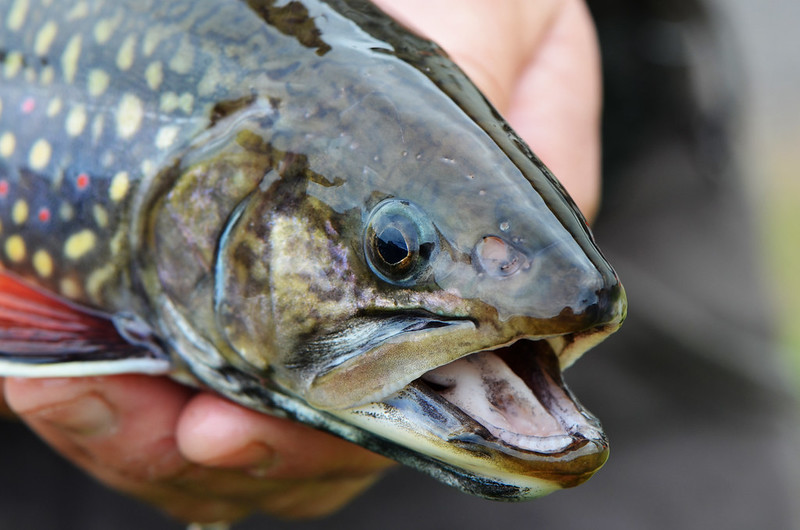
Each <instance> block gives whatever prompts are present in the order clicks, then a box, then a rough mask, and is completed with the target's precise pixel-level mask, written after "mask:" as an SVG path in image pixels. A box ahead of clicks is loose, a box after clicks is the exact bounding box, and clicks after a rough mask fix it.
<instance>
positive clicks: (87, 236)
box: [64, 229, 97, 260]
mask: <svg viewBox="0 0 800 530" xmlns="http://www.w3.org/2000/svg"><path fill="white" fill-rule="evenodd" d="M96 243H97V237H96V236H95V235H94V232H92V231H91V230H88V229H87V230H81V231H80V232H78V233H76V234H73V235H71V236H69V238H68V239H67V241H66V242H65V243H64V255H65V256H66V257H67V258H68V259H71V260H79V259H81V258H82V257H84V256H85V255H86V254H88V253H89V252H91V251H92V249H94V246H95V244H96Z"/></svg>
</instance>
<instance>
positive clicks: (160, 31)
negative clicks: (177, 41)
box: [142, 25, 180, 57]
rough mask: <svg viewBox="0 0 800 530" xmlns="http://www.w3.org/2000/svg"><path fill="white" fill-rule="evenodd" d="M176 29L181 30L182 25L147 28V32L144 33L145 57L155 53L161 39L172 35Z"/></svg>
mask: <svg viewBox="0 0 800 530" xmlns="http://www.w3.org/2000/svg"><path fill="white" fill-rule="evenodd" d="M176 31H180V27H177V28H175V27H173V28H169V27H165V26H161V25H156V26H153V27H151V28H150V29H148V30H147V33H145V34H144V40H143V41H142V53H144V55H145V57H150V56H151V55H153V52H154V51H156V48H157V47H158V45H159V44H160V43H161V41H163V40H164V39H166V38H168V37H170V36H171V35H172V34H173V33H175V32H176Z"/></svg>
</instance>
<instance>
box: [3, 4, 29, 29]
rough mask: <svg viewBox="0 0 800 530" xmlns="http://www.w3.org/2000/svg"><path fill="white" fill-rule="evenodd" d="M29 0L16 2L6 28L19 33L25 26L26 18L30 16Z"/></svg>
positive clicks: (10, 12)
mask: <svg viewBox="0 0 800 530" xmlns="http://www.w3.org/2000/svg"><path fill="white" fill-rule="evenodd" d="M28 4H29V0H16V1H15V2H14V5H12V6H11V10H10V11H9V12H8V20H6V27H7V28H8V29H10V30H11V31H17V30H19V29H21V28H22V26H23V25H24V24H25V16H26V15H27V14H28Z"/></svg>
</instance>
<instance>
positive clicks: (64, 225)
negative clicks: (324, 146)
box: [0, 0, 264, 306]
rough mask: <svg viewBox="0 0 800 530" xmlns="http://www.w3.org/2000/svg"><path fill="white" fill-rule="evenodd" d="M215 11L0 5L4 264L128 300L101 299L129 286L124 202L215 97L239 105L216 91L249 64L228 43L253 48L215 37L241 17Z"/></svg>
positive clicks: (133, 5) (75, 295)
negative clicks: (210, 38) (223, 50)
mask: <svg viewBox="0 0 800 530" xmlns="http://www.w3.org/2000/svg"><path fill="white" fill-rule="evenodd" d="M224 4H226V3H224V2H223V3H216V4H214V3H208V2H206V3H205V4H204V3H202V2H200V3H197V2H169V3H166V4H160V7H155V6H154V5H153V3H152V2H141V1H139V2H131V1H121V2H101V1H93V2H54V3H51V2H46V1H45V2H37V1H35V0H27V1H22V0H14V1H3V2H0V27H2V28H3V29H2V32H0V57H2V67H3V71H2V77H3V84H2V88H1V89H0V102H2V103H1V104H2V112H0V138H2V140H0V141H1V142H2V146H3V149H2V150H1V151H0V222H2V231H0V249H2V258H0V259H2V263H3V265H4V267H6V268H8V269H9V270H12V271H14V272H16V273H18V274H20V275H21V276H23V277H31V278H36V280H37V282H41V283H42V284H43V285H45V286H47V287H48V288H50V289H54V290H57V291H58V292H60V293H61V294H63V295H65V296H67V297H69V298H70V299H73V300H76V301H80V302H83V303H88V304H92V305H95V306H107V305H108V304H113V305H114V306H122V305H124V304H126V303H129V301H127V300H121V301H115V300H112V299H110V298H113V297H112V295H110V294H109V293H112V292H113V293H119V292H120V291H121V287H123V286H125V285H126V284H128V282H129V280H128V278H127V277H126V271H125V268H126V264H125V263H124V260H125V257H126V256H125V252H124V245H123V244H122V242H124V241H125V240H126V238H127V236H128V234H127V233H126V232H127V230H128V229H129V227H128V226H127V225H126V224H125V220H126V219H127V210H128V209H129V206H130V201H131V197H133V196H134V195H135V193H136V189H137V187H138V186H139V185H140V183H141V182H142V181H143V180H144V181H147V180H148V179H152V178H154V176H155V174H156V173H157V172H158V171H159V168H161V167H163V166H164V165H165V164H168V162H169V161H170V160H171V158H172V157H174V156H175V153H176V152H179V151H180V149H181V147H182V146H184V145H185V144H186V142H187V141H188V140H189V139H190V138H191V137H193V136H194V135H196V134H197V133H198V132H199V131H201V130H202V129H204V128H205V127H207V126H208V124H209V123H210V121H211V119H212V116H211V111H212V109H213V107H214V103H215V102H219V101H224V100H226V99H228V98H231V97H235V96H232V95H231V92H235V89H234V90H233V91H232V90H229V89H227V88H225V87H238V86H239V85H238V84H237V83H239V82H242V79H243V78H244V77H245V76H246V70H245V68H244V67H243V66H242V64H246V63H247V61H238V57H237V51H239V50H237V47H239V48H246V49H247V52H248V53H247V55H248V56H251V54H253V53H256V54H257V53H258V52H259V49H258V44H259V43H257V42H254V40H255V39H245V38H241V37H240V36H239V35H241V34H238V33H237V34H235V35H229V34H226V33H227V32H226V31H224V30H223V31H220V30H218V29H219V28H226V27H239V28H241V27H242V25H243V24H242V23H243V21H245V20H246V19H247V18H248V17H247V14H248V13H249V10H248V9H247V8H246V7H245V6H244V5H243V4H241V3H240V2H227V5H224ZM153 17H156V19H157V20H158V24H156V25H153V24H151V21H152V20H153ZM56 20H57V21H59V22H58V23H55V22H54V21H56ZM211 20H213V23H210V21H211ZM246 26H247V24H246V23H245V24H244V27H246ZM204 34H213V35H214V40H213V41H212V42H213V44H214V47H220V48H227V49H228V51H229V55H228V56H227V57H225V58H224V60H223V58H221V57H220V56H219V54H218V53H216V52H214V56H213V58H212V57H211V55H210V52H209V51H208V49H209V48H211V45H210V44H209V43H208V42H206V44H205V46H200V45H198V43H199V41H201V40H202V39H203V38H204ZM206 40H208V39H206ZM43 42H46V45H45V44H43ZM261 47H262V48H263V47H264V43H263V42H262V43H261ZM203 48H205V49H203ZM204 67H205V68H204ZM208 71H212V72H211V73H212V74H213V75H212V78H207V77H206V73H207V72H208ZM23 205H24V206H23ZM15 208H16V209H15ZM22 208H24V209H26V210H27V211H28V214H27V215H21V214H19V212H20V209H22ZM15 212H16V213H17V215H15ZM36 256H39V259H38V260H37V259H35V257H36ZM89 262H91V264H92V265H93V266H90V267H87V263H89ZM37 263H38V264H39V266H37ZM50 264H52V265H50Z"/></svg>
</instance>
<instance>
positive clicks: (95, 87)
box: [87, 68, 111, 96]
mask: <svg viewBox="0 0 800 530" xmlns="http://www.w3.org/2000/svg"><path fill="white" fill-rule="evenodd" d="M109 81H111V78H110V77H109V76H108V74H107V73H106V72H105V70H101V69H99V68H95V69H94V70H90V71H89V78H88V81H87V88H88V89H89V94H91V95H93V96H99V95H101V94H102V93H103V92H105V91H106V89H107V88H108V83H109Z"/></svg>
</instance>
